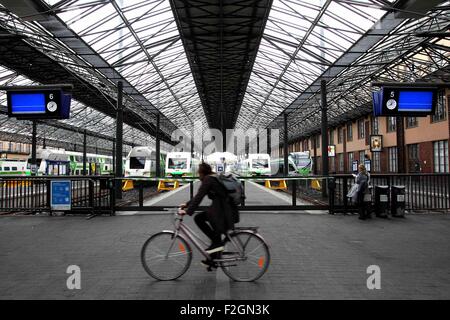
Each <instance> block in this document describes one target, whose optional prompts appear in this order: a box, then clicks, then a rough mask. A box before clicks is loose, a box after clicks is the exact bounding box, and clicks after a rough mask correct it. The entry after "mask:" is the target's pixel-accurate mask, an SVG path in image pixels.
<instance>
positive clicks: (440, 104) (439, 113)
mask: <svg viewBox="0 0 450 320" xmlns="http://www.w3.org/2000/svg"><path fill="white" fill-rule="evenodd" d="M449 99H450V98H449ZM446 119H447V108H446V105H445V94H444V92H443V91H441V92H439V93H438V97H437V105H436V111H435V113H434V115H432V116H431V122H439V121H443V120H446Z"/></svg>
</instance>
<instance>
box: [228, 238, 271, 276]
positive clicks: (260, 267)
mask: <svg viewBox="0 0 450 320" xmlns="http://www.w3.org/2000/svg"><path fill="white" fill-rule="evenodd" d="M230 238H231V241H230V240H228V241H227V242H226V243H225V249H224V251H223V252H222V255H221V260H222V261H220V262H219V265H220V267H221V268H222V270H223V272H224V273H225V274H226V275H227V276H228V277H230V278H231V279H233V280H235V281H255V280H257V279H259V278H261V277H262V276H263V275H264V273H265V272H266V271H267V268H268V267H269V263H270V252H269V247H268V246H267V244H266V243H265V242H264V240H263V238H262V237H261V236H259V235H258V234H256V233H254V232H252V231H246V230H242V231H236V232H234V233H232V234H231V235H230ZM238 247H239V248H241V250H242V251H243V252H244V255H243V256H240V253H239V251H240V250H239V248H238ZM241 259H242V260H241ZM224 260H228V261H224Z"/></svg>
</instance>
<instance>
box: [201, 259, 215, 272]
mask: <svg viewBox="0 0 450 320" xmlns="http://www.w3.org/2000/svg"><path fill="white" fill-rule="evenodd" d="M200 263H201V264H202V265H203V266H205V267H206V270H208V271H212V270H213V269H217V264H216V263H215V262H214V261H212V260H202V261H200Z"/></svg>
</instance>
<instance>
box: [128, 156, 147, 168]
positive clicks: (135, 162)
mask: <svg viewBox="0 0 450 320" xmlns="http://www.w3.org/2000/svg"><path fill="white" fill-rule="evenodd" d="M144 168H145V157H130V169H144Z"/></svg>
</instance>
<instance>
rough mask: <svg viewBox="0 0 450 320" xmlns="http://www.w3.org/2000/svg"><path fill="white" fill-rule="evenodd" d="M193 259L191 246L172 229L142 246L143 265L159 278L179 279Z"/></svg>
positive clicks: (164, 279)
mask: <svg viewBox="0 0 450 320" xmlns="http://www.w3.org/2000/svg"><path fill="white" fill-rule="evenodd" d="M191 261H192V250H191V247H190V246H189V244H188V243H187V242H186V241H185V240H184V239H183V238H182V237H180V236H179V235H177V236H175V233H174V232H172V231H163V232H159V233H157V234H155V235H153V236H151V237H150V238H149V239H148V240H147V241H146V242H145V243H144V245H143V246H142V250H141V262H142V266H143V267H144V269H145V271H147V273H148V274H149V275H150V276H151V277H153V278H155V279H157V280H162V281H168V280H175V279H178V278H179V277H181V276H182V275H183V274H184V273H185V272H186V271H187V270H188V269H189V266H190V264H191Z"/></svg>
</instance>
